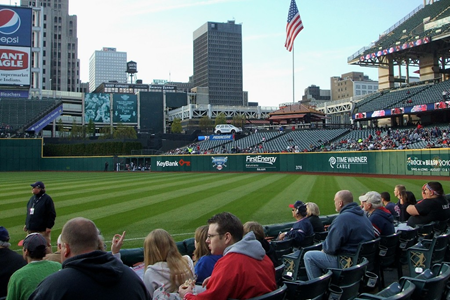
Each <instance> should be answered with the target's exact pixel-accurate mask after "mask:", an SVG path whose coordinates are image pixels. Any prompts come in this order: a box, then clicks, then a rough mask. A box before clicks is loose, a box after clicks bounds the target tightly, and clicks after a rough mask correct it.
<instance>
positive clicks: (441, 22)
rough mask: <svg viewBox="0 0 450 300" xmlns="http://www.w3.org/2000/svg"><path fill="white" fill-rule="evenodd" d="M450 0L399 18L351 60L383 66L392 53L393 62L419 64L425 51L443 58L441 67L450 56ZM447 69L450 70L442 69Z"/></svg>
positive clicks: (426, 6)
mask: <svg viewBox="0 0 450 300" xmlns="http://www.w3.org/2000/svg"><path fill="white" fill-rule="evenodd" d="M449 50H450V1H448V0H441V1H435V2H434V3H432V4H428V5H425V6H423V5H421V6H419V7H417V8H416V9H415V10H414V11H412V12H411V13H410V14H409V15H407V16H406V17H404V18H403V19H402V20H400V21H399V22H397V24H395V25H394V26H392V27H391V28H389V29H388V30H387V31H386V32H384V33H383V34H381V35H380V38H379V39H378V40H377V41H376V42H374V43H372V44H371V45H370V46H368V47H364V48H362V49H360V50H359V51H358V52H356V53H355V54H353V55H352V56H350V57H349V58H348V59H347V61H348V63H349V64H353V65H360V66H382V65H385V63H386V61H387V60H385V59H383V58H384V57H389V61H390V62H391V63H393V64H394V65H404V64H408V65H410V66H419V62H420V57H421V56H422V54H424V53H433V52H434V53H435V55H436V57H440V58H442V61H441V67H442V66H445V65H446V64H447V63H448V60H449V57H450V53H449ZM439 71H440V73H447V72H448V70H445V71H444V70H443V68H442V69H441V70H439Z"/></svg>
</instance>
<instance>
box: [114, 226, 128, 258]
mask: <svg viewBox="0 0 450 300" xmlns="http://www.w3.org/2000/svg"><path fill="white" fill-rule="evenodd" d="M125 233H126V231H124V232H123V233H122V235H120V234H115V235H114V236H113V239H112V242H111V253H112V254H117V253H119V252H120V248H122V245H123V239H124V238H125Z"/></svg>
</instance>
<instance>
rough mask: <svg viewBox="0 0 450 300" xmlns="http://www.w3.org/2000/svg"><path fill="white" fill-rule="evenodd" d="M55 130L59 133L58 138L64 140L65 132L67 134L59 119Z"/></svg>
mask: <svg viewBox="0 0 450 300" xmlns="http://www.w3.org/2000/svg"><path fill="white" fill-rule="evenodd" d="M56 129H57V130H58V132H59V137H60V138H65V137H66V132H67V130H66V129H65V128H64V124H63V121H62V119H59V120H58V121H57V122H56Z"/></svg>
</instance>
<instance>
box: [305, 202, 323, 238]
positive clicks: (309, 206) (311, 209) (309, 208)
mask: <svg viewBox="0 0 450 300" xmlns="http://www.w3.org/2000/svg"><path fill="white" fill-rule="evenodd" d="M319 216H320V210H319V206H318V205H317V204H316V203H314V202H306V218H308V219H309V221H310V222H311V225H312V226H313V229H314V232H324V231H325V228H324V227H323V223H322V221H321V220H320V218H319Z"/></svg>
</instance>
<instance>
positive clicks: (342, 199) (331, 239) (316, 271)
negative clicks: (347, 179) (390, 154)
mask: <svg viewBox="0 0 450 300" xmlns="http://www.w3.org/2000/svg"><path fill="white" fill-rule="evenodd" d="M334 206H335V208H336V212H338V213H339V215H338V216H337V217H336V218H335V219H334V220H333V222H332V223H331V225H330V227H329V228H328V235H327V237H326V239H325V241H324V242H323V243H322V251H308V252H306V253H305V257H304V260H305V267H306V273H307V274H308V278H309V279H313V278H316V277H319V276H321V275H322V274H324V273H325V272H326V270H327V269H328V268H339V264H338V255H339V254H341V253H356V250H357V249H358V245H359V244H360V243H363V242H367V241H370V240H373V239H374V238H375V234H374V230H373V227H372V223H371V222H370V221H369V219H368V218H367V216H366V215H365V213H364V211H363V210H362V209H361V207H360V206H359V205H358V204H357V203H355V202H353V195H352V193H351V192H350V191H347V190H342V191H339V192H337V193H336V195H335V196H334Z"/></svg>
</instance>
